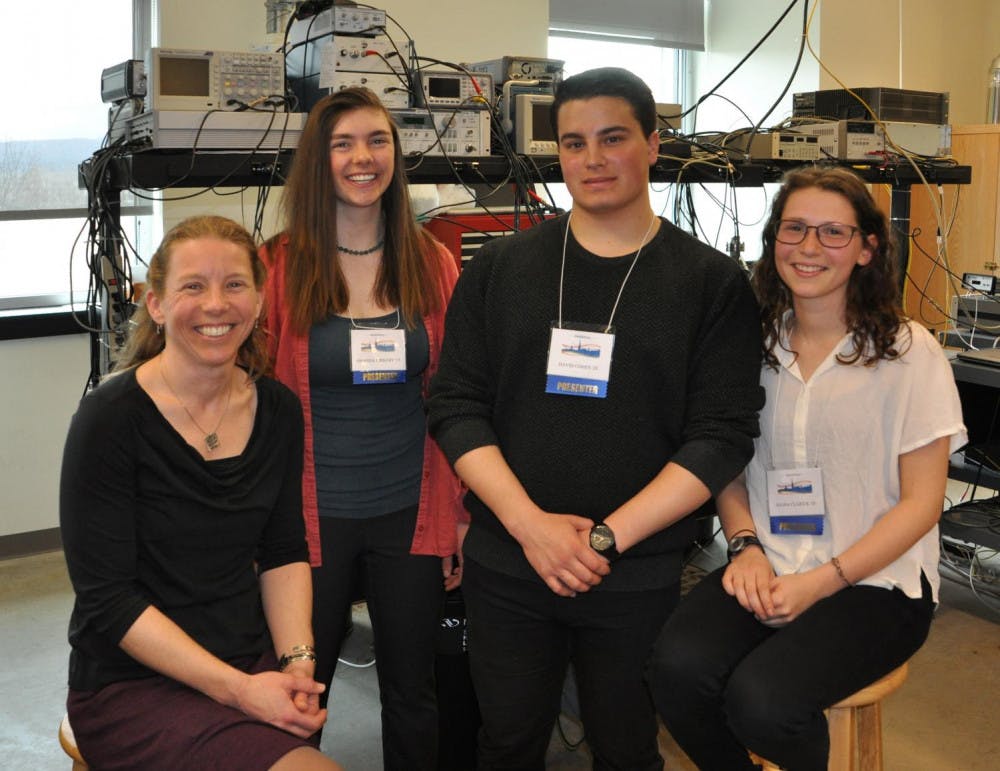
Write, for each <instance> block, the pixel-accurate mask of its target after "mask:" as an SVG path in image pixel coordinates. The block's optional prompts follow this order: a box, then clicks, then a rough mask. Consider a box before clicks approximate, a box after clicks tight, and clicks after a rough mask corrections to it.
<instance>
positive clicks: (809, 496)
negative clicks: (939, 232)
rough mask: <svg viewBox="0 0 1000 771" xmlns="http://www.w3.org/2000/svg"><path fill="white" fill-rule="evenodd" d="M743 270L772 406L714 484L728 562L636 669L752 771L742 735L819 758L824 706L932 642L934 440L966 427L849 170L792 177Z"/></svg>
mask: <svg viewBox="0 0 1000 771" xmlns="http://www.w3.org/2000/svg"><path fill="white" fill-rule="evenodd" d="M753 283H754V288H755V290H756V292H757V296H758V300H759V301H760V304H761V321H762V324H763V329H762V332H763V338H764V359H765V361H764V366H763V369H762V372H761V384H762V385H763V386H764V388H765V391H766V394H767V403H766V405H765V407H764V409H763V411H762V412H761V416H760V418H761V419H760V428H761V435H760V437H759V438H758V439H757V440H756V442H755V455H754V458H753V460H752V461H751V463H750V465H749V466H748V467H747V469H746V471H745V473H744V475H742V476H741V477H740V478H738V479H737V480H736V481H734V482H733V483H731V484H730V485H729V486H728V487H727V488H726V489H725V490H724V491H723V493H721V494H720V495H719V496H718V498H717V505H718V512H719V517H720V520H721V522H722V526H723V530H724V531H725V534H726V537H727V538H728V539H729V563H728V565H726V566H725V567H723V568H720V569H719V570H718V571H716V572H715V573H713V574H712V575H710V576H708V577H707V578H706V579H704V580H703V581H702V582H701V583H700V584H699V585H698V586H697V587H695V589H694V590H692V592H691V593H690V594H689V595H688V596H687V597H686V598H685V601H684V602H682V603H681V605H680V606H679V607H678V609H677V610H676V611H675V612H674V614H673V615H672V616H671V618H670V620H669V621H668V622H667V624H666V626H665V627H664V629H663V631H662V633H661V635H660V638H659V640H658V641H657V645H656V648H655V653H654V656H653V659H652V661H651V664H650V671H649V675H650V685H651V688H652V692H653V696H654V700H655V702H656V705H657V708H658V710H659V711H660V714H661V716H662V717H663V720H664V722H665V723H666V725H667V727H668V729H669V730H670V732H671V733H672V734H673V736H674V738H675V739H676V740H677V742H678V743H679V744H680V745H681V747H683V748H684V750H685V751H686V752H687V753H688V754H689V755H690V757H691V758H692V759H693V760H694V761H695V763H697V765H698V767H699V768H700V769H708V770H711V769H724V770H725V771H733V770H734V769H752V768H754V766H753V764H752V762H751V760H750V758H749V756H748V753H747V749H750V750H753V751H754V752H755V753H757V754H758V755H760V756H762V757H766V758H768V759H769V760H770V761H771V762H773V763H776V764H778V765H780V766H781V767H782V768H787V769H794V770H796V771H803V770H808V769H814V770H815V771H825V769H826V767H827V757H828V754H829V739H828V734H827V725H826V718H825V717H824V714H823V710H824V709H825V708H826V707H829V706H830V705H831V704H834V703H836V702H837V701H839V700H841V699H843V698H844V697H846V696H848V695H849V694H851V693H853V692H855V691H857V690H859V689H860V688H862V687H864V686H866V685H868V684H869V683H871V682H873V681H875V680H877V679H879V678H880V677H882V676H883V675H885V674H887V673H888V672H890V671H892V670H893V669H895V668H896V667H898V666H899V665H900V664H902V663H903V662H905V661H906V660H907V659H908V658H909V657H910V656H912V655H913V653H914V652H915V651H916V650H917V649H918V648H919V647H920V646H921V645H922V644H923V641H924V640H925V639H926V636H927V632H928V628H929V625H930V621H931V616H932V613H933V610H934V606H935V604H936V603H937V594H938V584H939V579H938V570H937V564H938V539H937V528H936V525H937V521H938V517H939V516H940V513H941V504H942V501H943V498H944V491H945V481H946V477H947V468H948V455H949V454H950V453H951V452H952V451H954V450H956V449H958V448H959V447H960V446H961V445H962V444H963V443H964V442H965V439H966V434H965V428H964V426H963V425H962V412H961V406H960V404H959V400H958V394H957V391H956V388H955V383H954V380H953V377H952V373H951V369H950V367H949V365H948V362H947V360H946V358H945V356H944V354H943V352H942V351H941V348H940V346H939V345H938V344H937V342H936V341H935V340H934V338H933V337H932V336H931V335H930V334H929V333H928V332H927V330H926V329H924V328H923V327H922V326H920V325H919V324H915V323H913V322H911V321H910V320H908V319H906V318H905V317H904V316H903V315H902V309H901V306H900V292H899V281H898V274H897V269H896V265H895V262H894V249H893V245H892V238H891V235H890V232H889V228H888V224H887V222H886V218H885V215H884V214H883V213H882V212H880V211H879V210H878V209H877V208H876V206H875V203H874V201H873V200H872V197H871V195H870V193H869V192H868V189H867V188H866V187H865V185H864V183H863V182H862V181H861V180H860V179H859V178H858V177H857V176H855V175H854V174H852V173H851V172H849V171H847V170H844V169H840V168H820V167H816V168H809V169H803V170H798V171H794V172H792V173H790V174H789V175H787V176H786V178H785V180H784V183H783V185H782V187H781V189H780V190H779V192H778V194H777V196H776V198H775V200H774V204H773V206H772V211H771V216H770V220H769V222H768V224H767V227H766V229H765V233H764V237H763V254H762V256H761V259H760V260H759V261H758V262H757V264H756V265H755V267H754V274H753Z"/></svg>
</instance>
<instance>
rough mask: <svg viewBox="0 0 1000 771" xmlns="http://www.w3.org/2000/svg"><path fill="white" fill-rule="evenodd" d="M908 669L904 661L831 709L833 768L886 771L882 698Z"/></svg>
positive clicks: (772, 770) (773, 770)
mask: <svg viewBox="0 0 1000 771" xmlns="http://www.w3.org/2000/svg"><path fill="white" fill-rule="evenodd" d="M908 670H909V665H908V664H903V665H902V666H901V667H899V668H898V669H894V670H893V671H892V672H890V673H889V674H887V675H886V676H885V677H883V678H882V679H881V680H876V681H875V682H874V683H872V684H871V685H869V686H867V687H866V688H862V689H861V690H860V691H858V692H857V693H853V694H851V695H850V696H848V697H847V698H846V699H843V700H841V701H838V702H837V703H836V704H834V705H833V706H832V707H830V709H829V710H827V722H828V723H829V725H830V762H829V764H828V766H827V768H828V769H829V771H882V699H884V698H885V697H886V696H888V695H889V694H890V693H893V692H894V691H895V690H897V689H898V688H899V686H901V685H902V684H903V682H904V681H905V680H906V675H907V672H908ZM750 754H751V757H752V758H753V760H754V762H755V763H759V764H761V766H763V768H764V771H778V767H777V766H776V765H774V764H773V763H770V762H768V761H766V760H764V759H763V758H761V757H758V756H756V755H754V754H753V753H750Z"/></svg>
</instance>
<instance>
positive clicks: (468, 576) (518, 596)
mask: <svg viewBox="0 0 1000 771" xmlns="http://www.w3.org/2000/svg"><path fill="white" fill-rule="evenodd" d="M464 573H465V574H464V576H463V579H462V580H463V583H462V591H463V593H464V594H465V603H466V610H467V613H468V619H469V657H470V664H471V668H472V679H473V682H474V683H475V687H476V695H477V696H478V697H479V707H480V711H481V712H482V718H483V727H482V730H481V731H480V734H479V769H480V771H487V770H489V771H495V770H499V769H510V770H513V769H516V770H517V771H534V770H535V769H539V770H541V769H544V767H545V752H546V748H547V747H548V743H549V739H550V737H551V735H552V729H553V727H554V725H555V721H556V718H557V717H558V716H559V709H560V698H561V695H562V688H563V683H564V681H565V678H566V671H567V667H568V664H569V661H570V660H572V662H573V668H574V670H575V673H576V681H577V688H578V692H579V698H580V717H581V718H582V720H583V726H584V730H585V731H586V734H587V742H588V744H589V746H590V749H591V752H592V754H593V758H594V768H595V769H628V771H643V770H644V769H650V770H652V769H656V771H660V770H661V769H662V767H663V760H662V758H661V757H660V754H659V750H658V748H657V741H656V733H657V724H656V716H655V713H654V711H653V705H652V702H651V700H650V697H649V692H648V691H647V689H646V686H645V683H644V682H643V665H644V662H645V661H646V659H647V657H648V656H649V652H650V649H651V646H652V644H653V641H654V640H655V639H656V635H657V632H658V631H659V629H660V627H661V626H662V624H663V621H664V619H666V617H667V616H668V615H669V613H670V611H671V610H672V609H673V607H674V605H676V603H677V598H678V596H679V583H676V584H674V585H673V586H671V587H669V588H666V589H657V590H648V591H641V592H609V591H589V592H585V593H580V594H578V595H577V596H576V597H560V596H558V595H556V594H554V593H553V592H552V591H551V590H549V588H548V587H547V586H545V585H544V584H541V583H537V582H533V581H526V580H522V579H519V578H513V577H510V576H507V575H503V574H501V573H497V572H494V571H491V570H488V569H486V568H484V567H482V566H481V565H479V564H477V563H475V562H474V561H472V560H470V559H468V558H467V559H466V561H465V571H464Z"/></svg>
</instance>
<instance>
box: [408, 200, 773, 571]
mask: <svg viewBox="0 0 1000 771" xmlns="http://www.w3.org/2000/svg"><path fill="white" fill-rule="evenodd" d="M565 229H566V217H561V218H559V219H556V220H549V221H547V222H544V223H542V224H540V225H537V226H535V227H532V228H529V229H528V230H525V231H522V232H521V233H518V234H515V235H513V236H508V237H506V238H502V239H497V240H495V241H491V242H490V243H488V244H486V245H484V246H483V247H482V248H481V249H480V250H479V251H478V252H477V254H476V256H475V257H474V258H473V260H472V261H471V263H470V264H469V265H468V266H467V267H466V268H465V269H464V270H463V272H462V275H461V276H460V278H459V281H458V285H457V286H456V288H455V293H454V296H453V297H452V301H451V305H450V306H449V309H448V317H447V326H446V333H445V339H444V349H443V351H442V356H441V366H440V369H439V370H438V373H437V375H436V377H435V378H434V380H433V382H432V385H431V398H430V399H429V400H428V408H429V420H428V425H429V429H430V431H431V432H432V434H433V436H434V437H435V439H436V440H437V441H438V443H439V444H440V445H441V448H442V449H443V450H444V452H445V454H446V455H447V456H448V458H449V460H450V461H451V462H452V463H454V462H455V461H456V460H457V459H458V458H460V457H461V456H462V455H463V454H465V453H466V452H468V451H470V450H473V449H476V448H478V447H481V446H485V445H491V444H495V445H498V446H499V448H500V450H501V452H502V453H503V455H504V457H505V458H506V460H507V462H508V464H509V465H510V467H511V469H512V470H513V472H514V474H515V475H516V476H517V478H518V479H519V480H520V482H521V483H522V484H523V485H524V487H525V489H526V491H527V493H528V495H529V496H530V497H531V499H532V500H533V501H534V502H535V503H536V504H537V505H538V506H540V507H541V508H542V509H544V510H545V511H549V512H564V513H572V514H578V515H581V516H585V517H589V518H591V519H593V520H595V521H600V520H602V519H603V518H604V517H606V516H607V515H609V514H610V513H611V512H612V511H614V510H615V509H616V508H618V506H620V505H621V504H622V503H624V502H625V501H627V500H628V499H629V498H631V497H632V496H634V495H635V494H636V493H637V492H639V491H640V490H641V489H642V488H643V487H645V486H646V485H647V484H648V483H649V482H650V481H651V480H652V479H653V477H655V476H656V475H657V474H658V473H659V472H660V471H661V470H662V469H663V467H664V466H665V465H666V464H667V462H669V461H674V462H676V463H678V464H679V465H680V466H682V467H684V468H686V469H687V470H688V471H690V472H691V473H692V474H694V475H695V476H696V477H698V478H699V479H700V480H701V481H702V482H704V484H705V485H706V486H707V487H708V488H709V489H710V490H711V491H712V492H713V493H717V492H718V491H719V490H720V489H721V488H722V487H723V486H725V485H726V484H727V483H728V482H729V481H730V480H732V479H733V478H734V477H735V476H736V475H737V474H738V473H739V472H740V471H742V469H743V467H744V466H745V465H746V463H747V461H748V460H749V459H750V457H751V455H752V454H753V438H754V437H755V436H756V435H757V433H758V427H757V412H758V410H759V409H760V407H761V406H762V405H763V391H762V390H761V388H760V386H759V377H760V323H759V321H758V317H757V307H756V303H755V302H754V298H753V295H752V292H751V290H750V286H749V283H748V281H747V280H746V277H745V276H744V275H743V272H742V271H741V269H740V268H739V267H738V266H737V265H736V263H734V262H733V261H732V260H730V259H729V258H728V257H726V256H725V255H723V254H721V253H719V252H717V251H715V250H714V249H711V248H710V247H708V246H706V245H705V244H703V243H701V242H699V241H697V240H696V239H694V238H692V237H691V236H689V235H687V234H686V233H684V232H682V231H681V230H679V229H678V228H676V227H674V226H673V225H671V224H670V223H668V222H665V221H664V222H662V223H661V226H660V229H659V231H658V233H657V234H656V236H655V237H654V238H653V240H652V241H651V242H650V243H649V244H647V245H646V246H645V247H644V248H643V250H642V253H641V255H640V256H639V259H638V262H637V263H636V265H635V269H634V270H633V272H632V274H631V276H630V277H629V279H628V282H627V283H626V285H625V289H624V292H623V293H622V295H621V302H620V303H619V306H618V310H617V313H616V314H615V317H614V322H613V323H614V334H615V342H614V349H613V356H612V363H611V376H610V381H609V384H608V389H607V398H604V399H596V398H583V397H576V396H567V395H561V394H548V393H545V381H546V374H545V369H546V361H547V354H548V347H549V338H550V331H549V330H550V326H551V324H552V322H553V321H554V320H555V319H556V318H557V316H558V302H559V280H560V279H559V274H560V262H561V255H562V246H563V234H564V233H565ZM632 258H633V255H632V254H628V255H624V256H622V257H617V258H603V257H599V256H597V255H594V254H591V253H589V252H587V251H586V250H584V249H583V248H582V247H580V246H579V244H577V242H576V240H575V239H574V238H573V237H572V235H570V238H569V245H568V249H567V255H566V271H565V278H564V283H563V293H564V298H563V322H564V323H565V322H573V323H586V324H607V322H608V319H609V316H610V314H611V309H612V307H613V306H614V304H615V298H616V296H617V295H618V291H619V289H620V287H621V286H622V282H623V280H624V279H625V276H626V274H627V273H628V270H629V267H630V266H631V264H632ZM466 507H467V508H468V509H469V512H470V513H471V515H472V530H471V531H470V533H469V536H468V538H467V539H466V542H465V547H464V549H465V554H466V555H467V556H470V557H472V558H473V559H475V560H477V561H479V562H481V563H483V564H486V565H487V566H488V567H491V568H493V569H495V570H501V571H505V572H507V573H509V574H513V575H518V576H522V577H525V578H534V579H537V575H536V574H535V573H534V571H533V570H532V568H531V566H530V564H529V563H528V562H527V560H526V559H525V558H524V556H523V553H522V552H521V549H520V547H519V545H518V544H517V543H516V541H514V540H513V538H512V537H511V536H510V535H509V534H508V533H507V531H506V529H505V528H504V527H503V525H502V524H501V523H500V522H499V520H497V519H496V517H495V516H494V515H493V513H492V512H491V511H490V510H489V509H488V508H487V507H486V506H485V505H484V504H483V503H482V501H480V500H479V499H478V498H477V497H476V496H475V495H474V494H473V493H471V492H470V493H469V495H468V496H467V497H466ZM694 535H695V528H694V525H693V522H691V521H690V520H687V521H684V522H682V523H679V524H677V525H675V526H673V527H670V528H667V529H666V530H664V531H661V532H659V533H656V534H654V535H652V536H650V537H649V538H647V539H646V540H644V541H642V542H641V543H639V544H636V545H635V546H634V547H632V548H631V549H628V550H627V551H626V552H624V554H623V555H622V558H621V559H619V560H618V561H616V562H615V567H614V570H613V571H612V573H611V575H610V576H608V577H607V578H605V579H604V581H603V582H602V583H601V584H600V585H599V587H598V588H600V589H621V590H625V589H641V588H645V587H652V586H665V585H668V584H669V583H672V582H676V581H677V580H678V571H677V570H675V569H674V568H677V567H679V564H680V550H682V549H683V548H684V547H686V546H688V545H689V544H690V543H691V541H692V540H693V539H694ZM538 580H540V579H538Z"/></svg>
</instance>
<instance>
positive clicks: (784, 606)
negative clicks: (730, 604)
mask: <svg viewBox="0 0 1000 771" xmlns="http://www.w3.org/2000/svg"><path fill="white" fill-rule="evenodd" d="M831 593H832V592H831V591H830V586H829V582H828V581H827V580H826V578H825V576H824V575H823V574H822V573H821V572H820V571H819V570H815V569H814V570H807V571H806V572H805V573H790V574H788V575H784V576H777V577H776V578H775V579H774V580H773V581H772V582H771V602H772V603H773V605H774V613H773V614H772V615H771V616H769V617H768V618H766V619H761V621H762V622H764V623H768V624H770V625H772V626H780V625H784V624H787V623H789V622H791V621H794V620H795V619H796V618H798V617H799V616H801V615H802V614H803V613H804V612H805V611H807V610H808V609H809V608H811V607H812V606H813V605H814V604H815V603H817V602H818V601H819V600H822V599H823V598H824V597H828V596H829V595H830V594H831Z"/></svg>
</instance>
